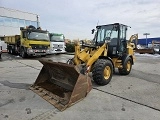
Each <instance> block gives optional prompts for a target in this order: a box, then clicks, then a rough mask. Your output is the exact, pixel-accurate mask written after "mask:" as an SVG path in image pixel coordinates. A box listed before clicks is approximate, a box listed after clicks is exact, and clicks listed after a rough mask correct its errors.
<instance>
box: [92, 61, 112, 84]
mask: <svg viewBox="0 0 160 120" xmlns="http://www.w3.org/2000/svg"><path fill="white" fill-rule="evenodd" d="M112 75H113V65H112V63H111V61H110V60H106V59H99V60H97V62H96V63H95V64H94V67H93V71H92V77H93V80H94V82H95V83H96V84H98V85H107V84H108V83H109V82H110V81H111V79H112Z"/></svg>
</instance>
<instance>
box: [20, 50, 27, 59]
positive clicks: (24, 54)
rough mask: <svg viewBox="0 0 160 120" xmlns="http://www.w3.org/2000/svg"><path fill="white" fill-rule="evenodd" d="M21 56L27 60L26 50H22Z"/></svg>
mask: <svg viewBox="0 0 160 120" xmlns="http://www.w3.org/2000/svg"><path fill="white" fill-rule="evenodd" d="M21 56H22V58H27V53H26V52H25V50H24V48H21Z"/></svg>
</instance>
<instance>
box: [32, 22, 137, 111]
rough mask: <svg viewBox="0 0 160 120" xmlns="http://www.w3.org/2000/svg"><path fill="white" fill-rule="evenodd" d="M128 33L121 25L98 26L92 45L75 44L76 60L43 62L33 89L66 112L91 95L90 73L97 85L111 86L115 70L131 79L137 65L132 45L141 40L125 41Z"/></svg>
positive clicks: (131, 39)
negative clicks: (134, 41)
mask: <svg viewBox="0 0 160 120" xmlns="http://www.w3.org/2000/svg"><path fill="white" fill-rule="evenodd" d="M127 29H128V26H126V25H123V24H119V23H115V24H109V25H100V26H97V27H96V33H95V37H94V39H93V41H92V44H89V45H88V44H82V46H80V44H79V43H76V44H75V54H74V58H73V59H70V60H68V61H67V63H60V62H53V61H52V60H46V59H42V60H40V62H41V63H42V64H43V68H42V70H41V72H40V74H39V76H38V77H37V80H36V81H35V83H34V84H33V85H32V86H31V87H30V89H31V90H33V91H34V92H35V93H37V94H38V95H40V96H41V97H42V98H44V99H45V100H47V101H48V102H50V103H51V104H52V105H54V106H55V107H57V108H58V109H59V110H61V111H63V110H64V109H66V108H67V107H69V106H71V105H73V104H75V103H76V102H78V101H80V100H81V99H83V98H84V97H86V95H87V94H88V92H90V90H91V89H92V84H91V78H90V77H89V75H88V73H89V72H92V78H93V80H94V82H95V83H97V84H98V85H106V84H108V83H109V82H110V81H111V79H112V75H113V72H114V71H115V69H116V68H118V71H119V73H120V74H121V75H128V74H129V73H130V71H131V68H132V65H133V64H134V61H135V57H134V51H133V49H134V47H135V45H134V44H133V43H132V41H133V39H134V38H136V37H138V36H136V35H133V36H131V38H130V40H126V33H127ZM94 31H95V30H94V29H93V30H92V32H93V33H94Z"/></svg>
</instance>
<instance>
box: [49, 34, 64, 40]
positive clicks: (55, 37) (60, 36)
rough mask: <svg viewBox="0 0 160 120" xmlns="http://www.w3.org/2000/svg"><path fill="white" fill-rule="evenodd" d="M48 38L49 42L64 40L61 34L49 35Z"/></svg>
mask: <svg viewBox="0 0 160 120" xmlns="http://www.w3.org/2000/svg"><path fill="white" fill-rule="evenodd" d="M50 39H51V42H64V36H63V35H51V36H50Z"/></svg>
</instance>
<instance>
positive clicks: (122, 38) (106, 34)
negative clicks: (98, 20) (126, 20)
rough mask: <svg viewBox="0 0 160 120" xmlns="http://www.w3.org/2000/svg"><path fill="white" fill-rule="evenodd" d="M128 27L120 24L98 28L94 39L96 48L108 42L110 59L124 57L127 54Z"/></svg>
mask: <svg viewBox="0 0 160 120" xmlns="http://www.w3.org/2000/svg"><path fill="white" fill-rule="evenodd" d="M127 27H128V26H126V25H123V24H119V23H114V24H109V25H100V26H97V27H96V28H97V32H96V34H95V38H94V40H95V44H96V46H101V45H103V44H104V43H105V42H106V43H107V44H108V56H109V57H111V58H113V57H117V56H122V55H123V54H125V53H126V52H127V49H126V48H127V41H126V33H127Z"/></svg>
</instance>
